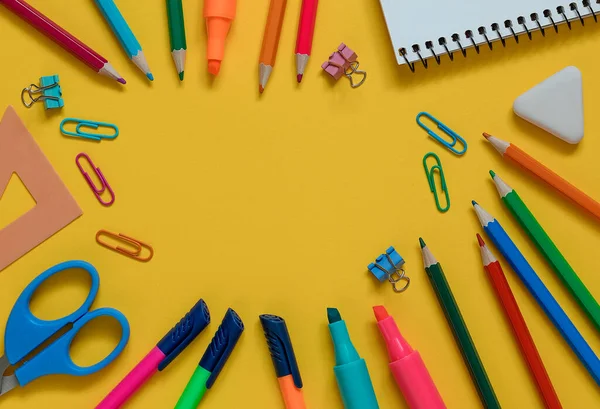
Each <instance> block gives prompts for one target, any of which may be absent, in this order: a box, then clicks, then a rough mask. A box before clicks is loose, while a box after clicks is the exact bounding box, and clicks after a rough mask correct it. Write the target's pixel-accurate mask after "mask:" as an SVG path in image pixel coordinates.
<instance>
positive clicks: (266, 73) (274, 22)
mask: <svg viewBox="0 0 600 409" xmlns="http://www.w3.org/2000/svg"><path fill="white" fill-rule="evenodd" d="M286 5H287V0H271V5H270V6H269V15H268V16H267V24H266V26H265V34H264V36H263V43H262V48H261V50H260V58H259V60H258V90H259V91H260V93H261V94H262V93H263V91H264V90H265V87H266V86H267V81H269V77H270V76H271V72H272V71H273V67H274V66H275V59H276V58H277V48H278V47H279V37H280V36H281V28H282V26H283V16H284V15H285V6H286Z"/></svg>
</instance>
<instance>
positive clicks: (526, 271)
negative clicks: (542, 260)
mask: <svg viewBox="0 0 600 409" xmlns="http://www.w3.org/2000/svg"><path fill="white" fill-rule="evenodd" d="M473 207H474V208H475V212H476V213H477V217H478V218H479V222H480V223H481V225H482V226H483V229H484V230H485V232H486V234H487V235H488V236H489V237H490V239H491V240H492V241H493V242H494V244H495V245H496V247H497V248H498V250H499V251H500V253H502V255H503V256H504V258H505V259H506V261H508V263H509V264H510V266H511V268H512V269H513V270H514V272H515V273H517V275H518V276H519V278H520V279H521V281H522V282H523V284H525V287H527V290H529V292H530V293H531V295H532V296H533V298H535V300H536V301H537V303H538V304H539V306H540V307H542V309H543V310H544V312H545V313H546V315H547V316H548V318H549V319H550V321H552V323H553V324H554V326H555V327H556V329H557V330H558V331H559V332H560V334H561V335H562V337H563V338H564V340H565V341H567V344H569V346H570V347H571V349H572V350H573V352H575V355H577V357H578V358H579V360H580V361H581V363H582V364H583V366H585V368H586V369H587V370H588V372H589V373H590V375H591V376H592V378H594V380H595V381H596V383H597V384H598V385H600V360H599V359H598V357H597V356H596V354H595V353H594V351H592V349H591V348H590V346H589V345H588V343H587V342H586V341H585V339H584V338H583V336H581V334H580V333H579V331H578V330H577V328H575V325H573V322H572V321H571V320H570V319H569V317H568V316H567V314H566V313H565V312H564V311H563V309H562V308H561V306H560V305H559V304H558V302H556V300H555V299H554V297H553V296H552V294H551V293H550V291H548V288H546V286H545V285H544V283H543V282H542V280H540V278H539V277H538V275H537V274H536V272H535V271H534V270H533V268H532V267H531V266H530V265H529V263H528V262H527V260H526V259H525V257H524V256H523V254H521V252H520V251H519V249H518V248H517V246H516V245H515V243H513V241H512V240H511V239H510V237H509V236H508V234H507V233H506V231H504V229H503V228H502V226H501V225H500V223H498V221H497V220H496V219H495V218H494V217H492V216H491V215H490V214H489V213H487V212H486V211H485V210H483V209H482V208H481V206H479V205H478V204H477V203H476V202H475V201H473Z"/></svg>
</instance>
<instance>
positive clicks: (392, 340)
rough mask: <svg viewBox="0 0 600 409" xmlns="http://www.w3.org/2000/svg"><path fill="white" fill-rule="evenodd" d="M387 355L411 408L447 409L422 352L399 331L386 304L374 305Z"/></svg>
mask: <svg viewBox="0 0 600 409" xmlns="http://www.w3.org/2000/svg"><path fill="white" fill-rule="evenodd" d="M373 311H374V312H375V318H377V326H378V327H379V331H380V332H381V335H383V339H384V340H385V344H386V346H387V350H388V354H389V356H390V369H391V371H392V375H394V379H396V383H397V384H398V388H400V391H401V392H402V394H403V395H404V398H405V399H406V403H408V406H409V407H410V409H446V405H445V404H444V401H443V400H442V397H441V396H440V393H439V392H438V390H437V388H436V387H435V384H434V383H433V379H431V376H430V375H429V372H428V371H427V368H426V367H425V363H424V362H423V359H422V358H421V355H420V354H419V353H418V352H417V351H415V350H414V349H412V347H411V346H410V345H409V344H408V342H406V340H405V339H404V338H403V337H402V334H400V330H399V329H398V326H397V325H396V321H394V318H393V317H390V315H389V314H388V312H387V311H386V309H385V307H384V306H382V305H380V306H377V307H373Z"/></svg>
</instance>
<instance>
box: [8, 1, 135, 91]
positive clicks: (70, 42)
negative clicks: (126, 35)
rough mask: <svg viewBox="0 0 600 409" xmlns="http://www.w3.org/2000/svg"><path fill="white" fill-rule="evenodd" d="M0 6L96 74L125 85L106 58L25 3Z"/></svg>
mask: <svg viewBox="0 0 600 409" xmlns="http://www.w3.org/2000/svg"><path fill="white" fill-rule="evenodd" d="M0 4H4V5H5V6H6V7H7V8H8V9H9V10H11V11H12V12H13V13H15V14H16V15H17V16H19V17H21V18H22V19H23V20H25V21H27V22H28V23H29V24H31V25H32V26H33V27H34V28H36V29H37V30H39V31H40V32H42V33H43V34H45V35H46V36H48V37H49V38H50V39H52V40H54V41H55V42H56V43H57V44H58V45H60V46H61V47H62V48H64V49H65V50H67V51H69V52H70V53H71V54H73V55H74V56H75V57H77V58H79V59H80V60H81V61H83V62H84V63H86V64H87V65H88V66H89V67H90V68H92V69H93V70H94V71H96V72H97V73H98V74H101V75H105V76H107V77H109V78H112V79H114V80H116V81H118V82H120V83H121V84H125V80H124V79H123V78H122V77H121V76H120V75H119V73H118V72H117V71H116V70H115V69H114V68H113V66H112V65H110V63H109V62H108V60H107V59H106V58H104V57H102V56H101V55H100V54H98V53H97V52H95V51H94V50H92V49H91V48H90V47H88V46H87V45H85V44H83V43H82V42H81V41H79V40H78V39H77V38H75V37H74V36H73V35H71V34H70V33H68V32H67V31H66V30H65V29H63V28H62V27H60V26H59V25H58V24H56V23H55V22H53V21H52V20H50V19H49V18H48V17H46V16H44V15H43V14H42V13H40V12H39V11H37V10H36V9H34V8H33V7H31V6H30V5H29V4H27V3H26V2H25V1H23V0H0Z"/></svg>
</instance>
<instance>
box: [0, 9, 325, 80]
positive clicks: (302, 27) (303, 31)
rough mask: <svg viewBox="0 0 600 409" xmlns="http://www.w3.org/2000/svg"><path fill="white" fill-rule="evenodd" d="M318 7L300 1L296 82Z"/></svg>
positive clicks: (305, 61) (302, 67)
mask: <svg viewBox="0 0 600 409" xmlns="http://www.w3.org/2000/svg"><path fill="white" fill-rule="evenodd" d="M0 1H1V0H0ZM318 5H319V0H302V9H301V10H300V22H299V23H298V36H297V37H296V75H297V76H296V78H297V79H298V82H300V81H302V76H303V75H304V69H305V68H306V64H307V63H308V57H310V51H311V49H312V43H313V35H314V33H315V21H316V19H317V6H318Z"/></svg>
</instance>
